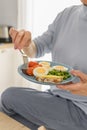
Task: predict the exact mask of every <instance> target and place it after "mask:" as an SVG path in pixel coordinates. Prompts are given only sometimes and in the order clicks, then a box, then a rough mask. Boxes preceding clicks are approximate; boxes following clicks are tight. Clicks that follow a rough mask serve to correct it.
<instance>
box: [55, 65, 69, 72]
mask: <svg viewBox="0 0 87 130" xmlns="http://www.w3.org/2000/svg"><path fill="white" fill-rule="evenodd" d="M53 69H56V70H60V71H67V70H68V68H66V67H64V66H61V65H56V66H53Z"/></svg>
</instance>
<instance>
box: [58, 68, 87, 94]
mask: <svg viewBox="0 0 87 130" xmlns="http://www.w3.org/2000/svg"><path fill="white" fill-rule="evenodd" d="M71 74H73V75H75V76H77V77H79V78H80V82H78V83H70V84H66V85H57V87H58V88H60V89H63V90H66V91H69V92H71V93H72V94H77V95H82V96H87V74H84V73H83V72H81V71H78V70H72V71H71Z"/></svg>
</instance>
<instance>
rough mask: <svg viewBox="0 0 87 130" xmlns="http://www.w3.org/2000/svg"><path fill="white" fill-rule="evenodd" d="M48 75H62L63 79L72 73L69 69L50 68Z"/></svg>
mask: <svg viewBox="0 0 87 130" xmlns="http://www.w3.org/2000/svg"><path fill="white" fill-rule="evenodd" d="M48 75H55V76H62V77H63V80H66V79H68V78H70V77H71V74H70V73H69V72H68V71H60V70H56V69H52V70H49V72H48Z"/></svg>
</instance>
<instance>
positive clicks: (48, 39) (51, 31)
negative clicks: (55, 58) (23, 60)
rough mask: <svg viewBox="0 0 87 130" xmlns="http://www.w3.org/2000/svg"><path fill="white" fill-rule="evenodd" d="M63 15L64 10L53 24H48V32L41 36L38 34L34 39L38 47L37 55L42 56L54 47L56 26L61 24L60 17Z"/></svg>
mask: <svg viewBox="0 0 87 130" xmlns="http://www.w3.org/2000/svg"><path fill="white" fill-rule="evenodd" d="M61 16H62V12H60V13H59V14H58V15H57V17H56V18H55V20H54V21H53V23H52V24H50V25H49V26H48V29H47V31H46V32H44V33H43V34H42V35H41V36H38V37H37V38H35V39H34V40H33V41H34V43H35V45H36V47H37V54H36V57H41V56H43V55H44V54H45V53H49V52H51V50H52V47H53V41H54V36H55V32H56V27H57V28H58V27H59V26H60V19H61Z"/></svg>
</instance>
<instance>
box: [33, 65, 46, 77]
mask: <svg viewBox="0 0 87 130" xmlns="http://www.w3.org/2000/svg"><path fill="white" fill-rule="evenodd" d="M33 74H34V76H36V77H41V76H43V75H47V74H48V69H47V68H45V67H43V66H42V67H36V68H35V69H34V70H33Z"/></svg>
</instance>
